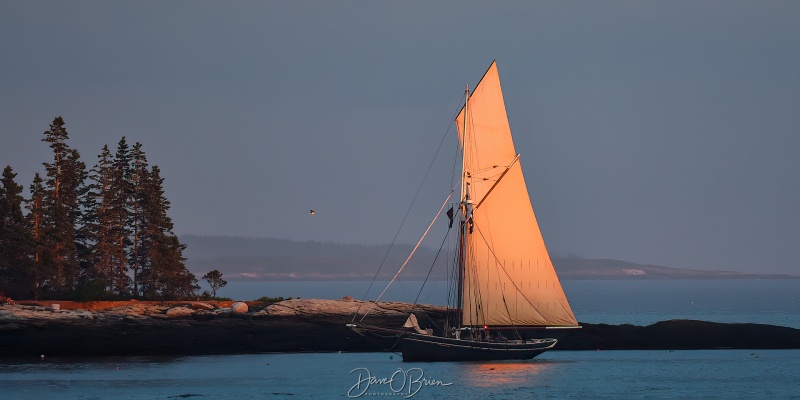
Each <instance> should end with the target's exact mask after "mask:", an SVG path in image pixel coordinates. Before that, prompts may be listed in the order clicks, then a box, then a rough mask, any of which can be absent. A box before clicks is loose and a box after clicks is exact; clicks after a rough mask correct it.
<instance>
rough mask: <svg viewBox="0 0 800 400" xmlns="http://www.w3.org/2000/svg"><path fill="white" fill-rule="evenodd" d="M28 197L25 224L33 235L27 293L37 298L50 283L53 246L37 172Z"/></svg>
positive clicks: (40, 179)
mask: <svg viewBox="0 0 800 400" xmlns="http://www.w3.org/2000/svg"><path fill="white" fill-rule="evenodd" d="M29 191H30V193H31V197H30V199H28V200H27V202H26V203H27V204H26V206H25V208H26V209H27V210H28V214H27V215H26V217H25V219H26V225H27V227H28V232H30V235H31V236H32V237H33V238H32V239H33V264H32V265H31V271H30V288H29V293H30V294H31V295H32V296H33V298H34V299H36V300H38V299H39V297H40V296H41V294H42V291H43V290H44V289H46V288H47V286H48V285H49V284H50V281H51V280H52V279H50V277H51V276H52V275H53V274H52V270H53V256H54V255H53V251H52V249H53V246H52V244H51V243H50V241H49V240H48V238H47V236H46V235H45V209H44V202H45V188H44V180H42V177H41V176H39V173H36V175H35V176H34V177H33V183H32V184H31V186H30V189H29Z"/></svg>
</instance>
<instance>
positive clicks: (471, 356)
mask: <svg viewBox="0 0 800 400" xmlns="http://www.w3.org/2000/svg"><path fill="white" fill-rule="evenodd" d="M464 98H465V100H464V105H463V107H462V108H461V110H460V112H459V113H458V116H457V117H456V125H457V127H458V140H459V149H460V150H461V161H462V168H461V185H460V197H459V201H458V202H457V203H456V204H455V207H454V208H451V210H450V212H449V213H448V216H450V217H451V221H450V223H451V226H452V225H453V224H455V228H454V229H455V230H456V231H457V240H456V243H457V246H456V248H457V249H456V250H455V253H456V254H455V255H454V259H455V262H454V263H453V266H454V268H455V273H454V274H453V275H454V276H457V288H456V294H457V299H456V302H455V307H454V310H453V313H452V314H453V315H454V321H452V322H448V324H447V325H446V326H445V328H444V329H442V330H441V331H442V332H441V333H440V335H434V334H433V331H432V330H431V329H421V328H420V326H419V323H418V321H417V318H416V317H415V316H414V314H412V315H410V316H409V318H408V320H407V321H406V324H405V325H404V329H391V328H377V327H371V326H368V325H364V324H361V323H351V324H348V326H349V327H350V328H352V329H353V330H355V331H356V332H360V333H365V332H367V331H370V330H372V331H375V330H377V331H378V332H382V333H393V334H396V335H397V336H398V339H399V345H400V349H401V351H402V357H403V361H473V360H507V359H530V358H533V357H535V356H537V355H539V354H541V353H542V352H544V351H547V350H549V349H551V348H553V346H555V344H556V342H557V339H555V338H541V337H540V336H542V335H541V333H543V332H547V331H546V330H548V329H570V328H580V326H579V325H578V322H577V320H576V318H575V315H574V314H573V312H572V309H571V307H570V305H569V301H568V300H567V297H566V295H565V293H564V290H563V288H562V287H561V283H560V282H559V279H558V276H557V275H556V271H555V269H554V268H553V263H552V261H551V259H550V255H549V254H548V251H547V247H546V246H545V242H544V239H543V237H542V233H541V231H540V229H539V225H538V223H537V221H536V216H535V214H534V212H533V207H532V205H531V201H530V196H529V194H528V189H527V187H526V184H525V179H524V177H523V173H522V166H521V163H520V155H519V154H518V153H517V152H516V150H515V148H514V143H513V140H512V137H511V129H510V127H509V123H508V117H507V115H506V108H505V102H504V100H503V93H502V89H501V87H500V77H499V74H498V71H497V63H496V61H493V62H492V64H491V66H490V67H489V69H488V70H487V71H486V73H485V74H484V75H483V77H482V78H481V80H480V81H479V83H478V85H477V86H476V87H475V89H474V90H473V91H472V92H471V93H470V91H469V87H467V89H466V91H465V96H464ZM456 208H457V211H455V212H454V209H456Z"/></svg>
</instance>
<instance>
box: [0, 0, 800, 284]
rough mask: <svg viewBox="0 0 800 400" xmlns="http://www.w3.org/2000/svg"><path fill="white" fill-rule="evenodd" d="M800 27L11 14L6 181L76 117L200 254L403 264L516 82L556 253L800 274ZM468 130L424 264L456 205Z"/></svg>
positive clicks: (427, 7) (775, 19)
mask: <svg viewBox="0 0 800 400" xmlns="http://www.w3.org/2000/svg"><path fill="white" fill-rule="evenodd" d="M496 3H497V4H496ZM798 21H800V3H797V2H777V1H768V2H752V1H751V2H736V1H718V2H715V1H704V2H696V1H686V2H682V1H670V2H544V3H539V2H529V1H519V2H471V1H457V2H428V1H420V2H411V1H403V2H378V1H357V2H351V1H336V2H330V1H321V2H303V1H292V2H265V1H258V2H201V1H169V2H163V1H155V2H144V1H138V2H105V1H98V2H83V1H70V2H62V1H51V2H36V1H8V0H6V1H3V2H0V163H2V164H3V165H6V164H9V165H11V166H13V167H14V169H15V170H16V171H17V172H18V173H19V176H18V182H19V183H21V184H23V185H24V186H25V187H27V186H28V185H29V184H30V181H31V179H32V177H33V174H34V172H37V171H38V172H42V171H43V167H42V165H41V163H42V162H43V161H48V160H49V157H50V152H49V148H48V147H47V145H46V143H42V142H40V139H41V137H42V132H44V131H45V130H46V129H47V128H48V125H49V123H50V122H51V121H52V120H53V118H54V117H55V116H58V115H61V116H63V117H64V119H65V121H66V123H67V129H68V131H69V133H70V136H71V139H70V144H71V145H72V146H73V147H75V148H77V149H78V150H80V151H81V154H82V156H83V159H84V160H85V161H86V162H87V164H89V165H93V164H94V162H95V160H96V156H97V154H99V152H100V149H101V147H102V146H103V144H109V146H111V147H112V148H113V147H115V146H116V142H117V141H118V140H119V139H120V137H121V136H123V135H125V136H126V137H127V139H128V141H129V142H131V143H132V142H135V141H140V142H142V143H143V145H144V150H145V151H146V152H147V155H148V157H149V159H150V162H151V164H156V165H158V166H160V167H161V169H162V174H163V176H164V177H165V178H166V190H167V196H168V198H169V199H170V200H171V202H172V207H173V208H172V212H171V215H172V217H173V219H174V220H175V224H176V231H177V233H179V234H188V233H192V234H209V235H210V234H219V235H238V236H254V237H275V238H290V239H299V240H323V241H335V242H343V243H387V242H389V241H391V239H392V237H393V236H394V232H395V230H396V229H397V227H398V225H399V223H400V221H401V220H402V217H403V215H404V213H405V210H406V208H407V207H408V205H409V203H410V201H411V198H412V196H413V194H414V192H415V190H416V188H417V185H419V183H420V181H421V179H422V176H423V175H424V174H425V171H426V169H427V167H428V164H429V163H430V160H431V159H432V157H433V155H434V152H435V149H436V147H437V146H438V144H439V142H440V141H441V140H442V138H443V137H444V135H445V133H446V132H447V131H448V127H449V126H450V122H451V120H452V118H453V117H454V116H455V112H456V111H457V109H458V101H459V97H460V96H461V95H462V92H463V88H464V85H465V84H467V83H469V84H470V85H471V86H473V85H474V84H475V83H476V82H477V80H478V79H479V78H480V77H481V75H482V74H483V72H484V70H485V69H486V68H487V67H488V66H489V64H490V62H491V61H492V60H493V59H497V61H498V66H499V70H500V76H501V79H502V83H503V89H504V94H505V98H506V103H507V107H508V113H509V119H510V122H511V127H512V131H513V132H514V139H515V141H516V145H517V151H518V152H519V153H521V154H522V159H521V160H522V165H523V169H524V170H525V174H526V179H527V181H528V187H529V188H530V190H531V198H532V200H533V205H534V208H535V210H536V213H537V216H538V218H539V221H540V223H541V226H542V231H543V233H544V235H545V240H546V241H547V243H548V245H549V247H550V248H551V251H553V252H556V253H560V254H567V253H574V254H578V255H582V256H585V257H604V258H618V259H624V260H628V261H634V262H646V263H655V264H662V265H667V266H675V267H693V268H705V269H734V270H740V271H747V272H764V273H792V274H800V268H798V260H800V157H798V154H797V153H798V149H800V40H798V39H799V38H800V24H798ZM450 130H451V131H450V133H449V135H448V138H447V143H448V144H447V145H445V147H444V148H443V150H442V153H441V154H440V156H441V158H440V159H439V160H438V161H437V163H436V164H435V167H437V168H436V169H435V172H432V176H431V178H430V181H429V184H426V186H425V188H424V189H423V193H424V194H423V195H421V198H420V200H419V206H420V207H419V209H418V211H415V212H414V213H413V214H412V217H411V219H410V220H409V222H408V223H407V228H406V229H404V231H403V233H402V234H401V241H403V242H406V243H410V242H413V241H415V240H416V237H417V235H419V234H420V233H421V232H422V231H423V230H424V225H426V224H427V222H428V219H429V218H431V217H432V216H433V214H434V213H435V211H436V209H437V208H438V205H439V203H440V202H441V201H442V200H443V199H444V196H445V195H446V193H447V190H448V189H447V186H448V185H449V182H450V181H449V180H450V174H451V172H452V169H451V168H450V167H451V165H452V154H453V152H454V149H455V136H454V135H453V132H452V127H451V128H450ZM439 167H441V168H439ZM309 209H315V210H316V211H317V213H316V215H314V216H313V217H312V216H310V215H309V213H308V210H309ZM435 245H436V244H432V246H435Z"/></svg>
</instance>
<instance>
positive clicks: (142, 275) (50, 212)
mask: <svg viewBox="0 0 800 400" xmlns="http://www.w3.org/2000/svg"><path fill="white" fill-rule="evenodd" d="M68 139H69V135H68V134H67V130H66V128H65V124H64V120H63V119H62V118H61V117H57V118H55V119H54V120H53V123H52V124H51V125H50V129H48V130H47V131H45V132H44V138H43V139H42V141H44V142H47V143H49V145H50V148H51V149H52V150H53V159H52V160H51V161H50V162H45V163H43V164H44V168H45V175H44V176H41V175H40V174H39V173H36V175H35V176H34V178H33V182H32V183H31V185H30V189H29V196H30V197H29V198H24V197H23V196H22V186H21V185H19V184H17V183H16V182H15V180H14V179H15V177H16V175H17V174H16V173H14V171H13V169H12V168H11V166H6V167H5V169H4V170H3V174H2V181H1V182H0V183H1V184H0V293H5V294H6V295H7V296H10V297H13V298H33V299H48V298H49V299H56V298H60V299H76V300H100V299H109V300H110V299H126V298H140V299H181V298H186V297H191V296H193V295H194V291H195V290H198V289H199V286H198V285H197V279H196V278H195V276H194V275H193V274H192V273H190V272H189V271H188V269H187V268H186V265H185V260H186V259H185V258H184V257H183V251H184V249H185V248H186V246H185V245H183V244H181V242H180V241H179V240H178V237H177V236H176V235H175V234H174V233H173V231H172V230H173V224H172V220H171V219H170V217H169V216H168V215H167V211H169V201H168V200H167V198H166V196H165V195H164V189H163V183H164V178H162V177H161V171H160V170H159V168H158V167H157V166H152V167H151V166H149V165H148V163H147V157H146V156H145V153H144V151H143V150H142V145H141V144H140V143H136V144H134V145H133V147H130V146H128V143H127V142H126V141H125V137H122V139H121V140H120V141H119V143H118V144H117V149H116V153H114V154H112V153H111V151H110V150H109V148H108V145H106V146H103V149H102V151H101V153H100V155H99V156H98V159H97V162H96V163H95V165H94V166H93V167H92V168H91V169H90V170H87V168H86V164H85V163H84V162H83V161H81V157H80V153H79V152H78V151H77V150H76V149H73V148H70V147H69V145H68V144H67V140H68Z"/></svg>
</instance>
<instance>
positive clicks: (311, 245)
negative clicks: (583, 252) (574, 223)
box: [181, 235, 798, 280]
mask: <svg viewBox="0 0 800 400" xmlns="http://www.w3.org/2000/svg"><path fill="white" fill-rule="evenodd" d="M181 241H182V242H183V243H185V244H186V245H187V249H186V251H185V252H184V256H186V257H187V259H188V260H187V265H188V267H189V269H190V270H191V271H193V272H194V273H195V274H197V276H198V277H200V276H202V275H203V274H205V273H206V272H208V271H211V270H214V269H218V270H220V271H221V272H222V273H223V274H224V276H225V279H227V280H371V279H372V278H373V277H374V276H375V271H376V270H378V267H379V266H380V265H381V262H382V260H384V258H385V262H384V263H383V267H382V268H381V272H380V274H379V276H378V279H381V280H388V279H391V277H392V276H394V274H395V273H396V272H397V269H398V268H399V267H400V266H401V265H402V264H403V262H404V261H405V259H406V257H408V255H409V254H410V252H411V249H412V246H410V245H406V244H402V245H395V246H394V248H392V250H391V252H389V254H388V255H387V250H388V249H389V246H388V245H380V246H369V245H357V244H341V243H333V242H312V241H305V242H303V241H293V240H287V239H269V238H245V237H234V236H197V235H184V236H181ZM435 258H436V251H435V250H433V249H430V248H428V247H420V249H419V250H417V254H416V255H415V257H414V258H412V260H411V261H410V262H409V263H408V265H407V266H406V267H405V269H404V270H403V273H402V275H401V278H402V279H407V280H421V279H424V278H425V276H426V275H427V274H428V273H429V272H430V273H431V275H430V279H445V278H446V274H447V268H446V263H448V262H452V260H448V259H447V255H445V254H442V255H441V256H440V257H439V259H438V260H437V265H436V266H435V267H434V268H433V269H431V265H432V263H433V260H434V259H435ZM553 264H554V265H555V267H556V271H557V272H558V275H559V277H561V278H562V279H759V278H760V279H796V278H798V277H795V276H790V275H758V274H746V273H741V272H733V271H706V270H697V269H687V268H670V267H663V266H658V265H649V264H636V263H631V262H626V261H620V260H608V259H589V258H575V257H570V258H554V259H553Z"/></svg>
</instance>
